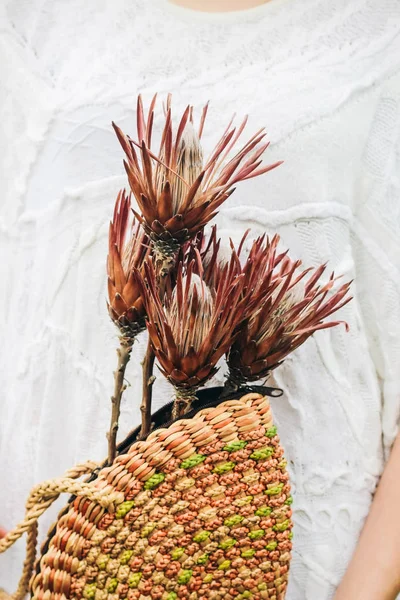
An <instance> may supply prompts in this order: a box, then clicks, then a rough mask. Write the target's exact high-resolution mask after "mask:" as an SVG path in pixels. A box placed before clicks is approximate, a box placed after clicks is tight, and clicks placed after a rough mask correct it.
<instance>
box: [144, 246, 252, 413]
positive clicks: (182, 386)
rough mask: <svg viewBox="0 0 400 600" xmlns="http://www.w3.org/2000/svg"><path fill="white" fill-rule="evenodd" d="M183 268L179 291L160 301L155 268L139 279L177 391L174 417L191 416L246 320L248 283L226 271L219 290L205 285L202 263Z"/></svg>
mask: <svg viewBox="0 0 400 600" xmlns="http://www.w3.org/2000/svg"><path fill="white" fill-rule="evenodd" d="M197 259H198V260H197V262H196V261H190V262H189V264H187V265H185V266H183V265H182V263H180V264H179V266H178V272H177V275H176V283H175V287H174V288H173V289H171V288H170V287H168V286H167V288H166V294H165V296H164V299H163V302H161V300H160V296H159V290H158V287H157V277H156V273H155V270H154V269H153V267H152V266H151V265H150V264H149V265H147V264H146V265H145V280H144V278H142V277H141V276H140V275H139V274H137V280H138V283H139V284H140V285H141V286H142V295H143V297H144V299H145V306H146V311H147V316H148V322H147V328H148V331H149V335H150V339H151V343H152V346H153V349H154V352H155V355H156V357H157V359H158V362H159V365H160V369H161V371H162V373H163V374H164V375H165V377H167V379H168V380H169V381H170V382H171V383H172V384H173V386H174V387H175V390H176V396H177V399H176V403H175V409H174V416H180V415H182V414H183V413H184V412H186V411H187V410H188V409H189V407H190V404H191V401H192V400H193V398H194V396H195V392H196V390H197V388H198V387H199V386H201V385H204V384H205V383H206V381H207V380H208V379H210V377H212V376H213V375H214V374H215V373H216V371H217V367H216V364H217V362H218V361H219V359H220V358H221V357H222V356H223V355H224V354H225V353H226V352H227V350H228V348H229V347H230V346H231V344H232V342H233V340H234V330H235V328H236V327H237V325H238V323H239V322H240V320H241V319H242V314H243V310H244V303H243V301H241V300H240V298H241V285H242V280H243V278H242V277H241V276H239V277H238V276H237V275H236V274H235V269H233V268H232V264H230V265H226V266H225V267H224V268H223V270H222V273H221V275H220V277H219V278H218V285H217V287H216V288H212V287H209V286H208V285H207V284H206V283H205V282H204V279H203V271H202V265H201V262H200V261H201V259H200V256H199V255H198V257H197Z"/></svg>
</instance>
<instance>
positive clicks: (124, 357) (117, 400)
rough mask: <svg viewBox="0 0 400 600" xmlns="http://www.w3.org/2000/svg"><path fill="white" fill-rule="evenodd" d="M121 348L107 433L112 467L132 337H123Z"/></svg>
mask: <svg viewBox="0 0 400 600" xmlns="http://www.w3.org/2000/svg"><path fill="white" fill-rule="evenodd" d="M119 339H120V346H119V348H118V349H117V355H118V363H117V369H116V371H114V394H113V396H111V423H110V430H109V431H108V433H107V439H108V464H109V465H111V464H112V462H113V460H114V458H115V456H116V452H117V432H118V421H119V415H120V412H121V399H122V394H123V393H124V391H125V389H126V385H125V384H124V377H125V369H126V365H127V364H128V362H129V359H130V356H131V351H132V345H133V339H132V338H131V337H125V336H121V337H120V338H119Z"/></svg>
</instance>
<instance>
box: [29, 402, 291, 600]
mask: <svg viewBox="0 0 400 600" xmlns="http://www.w3.org/2000/svg"><path fill="white" fill-rule="evenodd" d="M91 485H93V487H94V489H97V490H103V491H104V492H105V493H107V491H108V490H109V491H110V493H114V495H115V492H120V494H117V498H119V499H118V501H117V502H116V503H115V505H114V506H112V507H111V508H110V507H108V508H107V509H106V508H104V507H102V506H101V505H100V504H98V503H96V502H94V501H91V500H88V499H87V498H84V497H79V496H78V497H76V498H74V499H72V500H71V501H70V503H69V505H68V507H67V508H66V509H64V511H63V513H61V514H60V517H59V519H58V521H57V524H56V526H55V528H53V531H52V534H51V535H50V538H49V541H48V542H47V543H46V545H45V546H44V550H43V554H42V556H41V558H40V563H39V565H38V569H37V572H36V574H35V575H34V576H33V578H32V581H31V595H32V597H33V598H35V599H37V600H65V599H73V598H74V599H75V598H77V599H78V600H80V599H81V598H85V599H87V600H124V599H127V600H144V599H154V600H175V599H178V598H185V599H188V600H206V599H207V600H219V599H221V600H222V599H224V600H230V599H242V598H251V599H253V600H259V599H260V600H261V599H267V598H268V599H269V600H282V599H283V598H284V597H285V591H286V586H287V579H288V571H289V562H290V551H291V546H292V544H291V537H292V533H291V529H292V521H291V514H292V511H291V507H290V504H291V501H292V499H291V496H290V485H289V476H288V473H287V471H286V461H285V459H284V457H283V450H282V448H281V446H280V444H279V438H278V435H277V433H276V427H275V426H274V425H273V420H272V414H271V409H270V404H269V400H268V398H267V397H263V396H262V395H261V394H257V393H250V394H246V395H245V396H242V397H241V398H240V400H229V401H225V402H223V403H221V404H219V405H218V406H216V407H214V408H206V409H203V410H200V411H199V412H198V413H197V414H196V415H195V416H194V417H192V418H188V419H181V420H179V421H175V422H174V423H173V424H171V425H170V426H169V427H167V428H164V429H157V430H155V431H153V432H152V433H151V434H150V435H149V436H148V438H147V439H146V440H145V441H137V442H134V443H133V444H132V445H131V447H130V448H129V450H128V451H127V452H126V453H124V454H121V455H119V456H117V458H116V459H115V461H114V463H113V464H112V466H110V467H106V468H103V469H101V470H100V472H99V474H98V477H97V478H96V479H95V480H94V481H93V482H92V483H91Z"/></svg>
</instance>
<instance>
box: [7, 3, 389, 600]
mask: <svg viewBox="0 0 400 600" xmlns="http://www.w3.org/2000/svg"><path fill="white" fill-rule="evenodd" d="M0 15H1V19H2V22H1V39H0V48H1V50H0V52H1V57H0V77H1V83H0V94H1V96H2V98H1V100H0V111H1V112H0V120H1V126H2V131H1V142H2V148H3V152H2V157H1V162H0V169H1V174H0V177H1V184H2V194H1V221H0V240H1V256H2V260H1V281H2V285H1V291H0V303H1V305H0V314H1V317H2V318H1V339H2V352H1V361H0V375H1V381H0V389H1V413H0V416H1V425H0V452H1V456H0V465H1V467H0V472H1V485H0V523H1V524H2V525H3V526H4V527H6V528H11V527H13V526H14V525H15V524H16V523H17V522H18V521H19V520H20V519H21V517H22V516H23V513H24V501H25V497H26V495H27V493H28V491H29V490H30V488H31V487H32V486H33V485H34V484H35V483H38V482H40V481H42V480H44V479H48V478H52V477H55V476H59V475H61V474H62V473H63V472H64V470H66V469H67V468H68V467H69V466H71V465H73V464H75V463H77V462H80V461H83V460H86V459H88V458H91V459H95V460H100V459H103V458H104V457H105V455H106V450H107V445H106V439H105V431H106V429H107V428H108V422H109V412H110V402H109V396H110V394H111V390H112V370H113V369H114V367H115V348H116V346H117V332H116V330H115V328H114V326H113V325H112V324H111V322H110V321H109V318H108V316H107V311H106V302H105V299H106V278H105V256H106V252H107V234H108V221H109V219H110V217H111V214H112V209H113V204H114V200H115V197H116V194H117V191H118V189H119V188H120V187H122V186H124V185H126V180H125V175H124V170H123V167H122V151H121V148H120V147H119V144H118V142H117V140H116V138H115V135H114V133H113V131H112V129H111V126H110V122H111V120H112V119H113V120H115V121H116V122H117V123H118V124H119V125H120V126H121V127H122V129H123V130H125V131H126V132H128V133H129V132H131V133H132V134H133V133H134V128H135V100H136V96H137V93H138V92H141V93H142V94H143V96H144V99H145V101H147V102H148V101H149V99H150V98H151V96H152V95H153V93H154V92H155V91H158V92H159V93H160V95H161V96H165V95H166V94H167V92H172V93H173V96H174V105H175V106H176V110H177V112H178V110H181V109H182V108H183V107H184V106H185V105H186V103H188V102H190V103H194V104H195V105H196V106H198V107H202V106H203V104H204V103H205V102H206V101H207V100H210V101H211V105H210V110H209V118H208V122H207V125H206V130H205V134H204V145H205V149H206V150H210V149H211V147H212V142H213V141H214V140H215V136H216V135H217V133H219V132H221V128H223V127H224V126H225V125H226V124H227V121H228V120H229V118H230V116H231V115H232V113H234V112H236V113H238V115H243V114H245V113H249V114H250V115H251V118H250V125H249V133H250V132H251V131H255V130H256V129H258V128H259V127H261V126H263V125H265V126H266V127H267V130H268V133H269V139H270V140H271V141H272V144H271V146H270V148H269V149H268V151H267V153H268V154H267V157H266V159H267V160H269V161H270V162H273V161H275V160H278V159H284V161H285V163H284V164H283V165H282V166H281V167H279V169H276V170H274V171H273V172H271V173H269V174H268V175H265V176H263V177H260V178H258V179H255V180H251V181H248V182H244V183H243V184H242V185H240V186H239V187H238V189H237V190H236V192H235V194H234V195H233V196H232V197H231V198H230V199H229V201H228V203H227V204H226V205H225V206H224V207H223V208H222V210H221V213H220V216H219V218H218V222H219V225H220V227H221V230H222V232H223V233H225V234H227V233H229V235H232V236H233V237H234V238H235V239H237V238H238V237H239V236H240V235H241V234H242V232H243V231H244V230H245V229H246V228H247V227H251V229H252V231H253V234H254V236H255V235H257V234H259V233H260V232H262V231H264V230H267V231H268V232H270V233H272V232H279V233H280V235H281V236H282V243H283V246H285V247H290V249H291V252H292V254H293V255H294V256H299V257H301V258H302V259H303V260H304V264H305V265H307V266H309V265H310V266H314V265H317V264H320V263H322V262H325V261H329V266H330V268H331V269H334V270H335V271H336V272H338V273H342V274H343V275H344V277H345V278H346V279H349V278H350V279H351V278H354V280H355V281H354V284H353V293H354V296H355V299H354V300H353V301H352V302H351V303H350V304H349V305H347V306H346V307H345V308H344V309H342V310H341V313H340V318H342V319H345V320H346V321H347V322H348V323H349V325H350V333H348V334H346V333H345V330H344V328H342V327H338V328H335V329H331V330H327V331H322V332H319V333H317V334H316V335H315V337H314V338H312V339H311V340H309V341H308V342H307V343H306V344H305V346H304V347H302V348H301V349H299V350H298V351H297V352H296V353H295V354H294V355H293V356H292V357H290V358H289V359H288V360H287V361H286V363H285V364H284V366H281V367H280V368H279V369H278V370H277V371H276V373H275V377H274V378H273V379H272V380H271V383H272V384H276V385H278V386H279V387H282V388H283V390H284V392H285V393H284V396H283V397H282V398H279V399H275V400H273V401H272V402H273V410H274V414H275V418H276V421H277V424H278V427H279V433H280V436H281V439H282V442H283V445H284V447H285V450H286V455H287V458H288V463H289V467H290V472H291V476H292V481H293V487H294V504H293V510H294V519H295V529H294V550H293V561H292V570H291V577H290V587H289V591H288V594H287V599H288V600H328V598H331V597H332V595H333V593H334V590H335V587H336V586H337V584H338V582H339V581H340V579H341V577H342V576H343V573H344V571H345V569H346V566H347V564H348V561H349V559H350V556H351V553H352V551H353V549H354V547H355V545H356V542H357V537H358V535H359V532H360V530H361V527H362V525H363V522H364V519H365V517H366V515H367V513H368V510H369V507H370V503H371V498H372V494H373V492H374V489H375V486H376V484H377V481H378V477H379V475H380V473H381V472H382V469H383V466H384V459H385V452H386V454H387V451H388V450H389V448H390V445H391V443H392V442H393V439H394V437H395V435H396V432H397V423H398V418H399V412H400V243H399V234H400V73H399V68H400V35H399V26H400V3H399V1H398V0H381V2H377V1H376V0H351V2H348V0H271V1H270V2H269V3H268V4H265V5H263V6H261V7H258V8H255V9H250V10H248V11H243V12H239V13H231V14H226V15H219V14H201V13H196V12H192V11H190V10H187V9H182V8H178V7H174V6H172V5H169V4H168V3H167V2H166V0H151V1H150V0H112V1H111V0H98V1H96V2H83V1H82V0H68V2H65V1H63V0H51V1H50V0H32V1H31V2H26V1H25V0H3V2H2V3H1V6H0ZM143 346H144V342H143V341H142V342H140V343H139V344H137V346H136V347H135V350H134V353H133V360H132V363H131V364H130V366H129V368H128V374H127V378H128V380H129V382H130V384H131V385H130V387H129V389H128V391H127V393H126V396H125V399H124V401H123V406H122V418H121V428H120V434H119V435H120V438H122V436H123V435H125V434H126V433H127V432H128V430H130V429H131V428H132V427H133V426H134V425H136V424H137V423H138V421H139V418H140V416H139V415H140V413H139V398H140V388H141V382H140V370H139V366H138V365H139V360H140V357H141V353H142V351H143ZM221 378H222V375H221V376H220V377H217V381H218V380H220V379H221ZM170 397H171V390H170V388H169V386H168V385H167V384H166V383H165V382H164V381H163V380H162V376H161V375H160V374H159V375H158V377H157V382H156V384H155V406H156V407H158V406H160V405H161V404H162V403H164V402H166V401H169V400H170ZM65 500H66V498H63V499H62V500H60V501H59V502H58V505H57V507H56V508H54V510H51V511H50V514H49V515H46V516H45V517H43V518H42V528H41V535H42V536H43V535H44V533H45V531H46V530H47V528H48V526H49V525H50V523H51V522H52V520H53V519H54V516H55V514H56V513H57V511H58V510H59V508H60V507H61V506H62V505H63V503H65ZM23 552H24V543H23V542H22V541H20V542H18V544H16V546H15V547H14V548H12V549H11V550H9V551H8V553H7V554H6V555H2V556H0V573H1V575H0V585H1V586H3V587H5V588H6V589H8V590H9V591H12V590H13V588H14V587H15V585H16V582H17V579H18V575H19V572H20V569H21V565H22V560H23Z"/></svg>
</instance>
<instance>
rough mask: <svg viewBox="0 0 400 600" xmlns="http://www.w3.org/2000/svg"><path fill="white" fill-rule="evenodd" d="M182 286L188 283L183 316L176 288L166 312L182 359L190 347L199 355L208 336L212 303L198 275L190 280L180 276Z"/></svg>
mask: <svg viewBox="0 0 400 600" xmlns="http://www.w3.org/2000/svg"><path fill="white" fill-rule="evenodd" d="M182 284H183V288H185V287H186V285H187V284H189V289H188V292H187V308H186V311H185V313H184V315H182V308H181V307H180V300H179V298H178V294H177V288H175V289H174V291H173V293H172V298H171V303H170V305H169V307H167V309H166V313H167V315H168V321H169V324H170V327H171V331H172V334H173V336H174V339H175V340H176V345H177V348H178V351H179V353H180V355H181V356H185V355H187V354H188V353H189V350H190V349H191V348H192V349H193V350H194V351H195V352H198V351H199V350H200V347H201V345H202V343H203V342H204V340H205V339H206V338H207V336H208V335H209V334H210V330H211V325H212V318H213V314H214V311H215V302H214V298H213V294H212V292H211V290H210V288H209V287H207V285H206V284H205V283H204V282H203V281H202V280H201V279H200V277H199V276H198V275H195V274H192V275H191V278H190V281H188V278H187V277H183V279H182ZM182 316H183V318H182ZM193 350H192V351H193Z"/></svg>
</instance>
